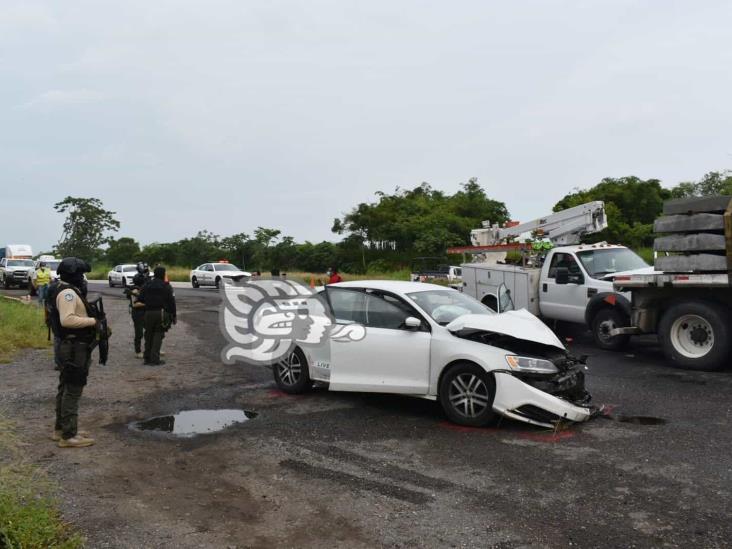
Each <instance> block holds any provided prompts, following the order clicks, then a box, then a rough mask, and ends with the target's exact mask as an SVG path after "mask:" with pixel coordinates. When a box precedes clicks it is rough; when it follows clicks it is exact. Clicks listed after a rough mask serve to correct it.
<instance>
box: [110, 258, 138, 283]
mask: <svg viewBox="0 0 732 549" xmlns="http://www.w3.org/2000/svg"><path fill="white" fill-rule="evenodd" d="M136 273H137V263H127V264H124V265H116V266H115V267H114V268H113V269H112V270H111V271H109V273H108V274H107V282H108V283H109V287H110V288H112V287H113V286H122V287H123V288H127V287H128V286H132V279H133V278H135V274H136Z"/></svg>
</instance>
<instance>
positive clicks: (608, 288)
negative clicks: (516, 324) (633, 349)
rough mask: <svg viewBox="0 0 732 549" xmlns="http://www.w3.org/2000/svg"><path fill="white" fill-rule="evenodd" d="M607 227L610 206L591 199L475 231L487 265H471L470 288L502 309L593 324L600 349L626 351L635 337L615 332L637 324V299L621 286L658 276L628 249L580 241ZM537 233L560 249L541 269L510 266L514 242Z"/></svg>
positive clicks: (466, 268) (466, 271)
mask: <svg viewBox="0 0 732 549" xmlns="http://www.w3.org/2000/svg"><path fill="white" fill-rule="evenodd" d="M605 227H607V219H606V217H605V206H604V203H603V202H601V201H595V202H589V203H587V204H582V205H580V206H576V207H574V208H569V209H567V210H563V211H561V212H557V213H555V214H552V215H549V216H546V217H543V218H540V219H536V220H533V221H530V222H528V223H523V224H520V225H515V226H513V227H504V228H499V227H496V226H491V225H490V223H489V222H484V223H483V228H482V229H476V230H474V231H472V232H471V242H472V244H473V246H474V247H475V250H477V251H481V250H486V252H485V253H482V254H481V255H482V261H481V262H473V263H466V264H464V265H463V266H462V267H463V272H462V274H463V291H464V292H465V293H467V294H469V295H471V296H473V297H475V298H476V299H478V300H479V301H481V302H483V303H484V304H486V305H488V306H489V307H491V308H492V309H494V310H496V311H503V310H505V309H506V308H514V307H515V308H516V309H521V308H525V309H527V310H528V311H529V312H531V313H533V314H535V315H537V316H540V317H541V318H543V319H544V320H560V321H566V322H574V323H578V324H586V325H587V326H588V327H589V328H590V329H591V330H592V333H593V336H594V338H595V341H596V343H597V345H599V346H600V347H601V348H603V349H609V350H615V349H619V348H621V347H622V346H623V345H624V344H625V343H626V342H627V340H628V338H629V335H627V334H624V333H615V332H613V330H614V329H616V328H620V327H626V326H629V324H630V316H631V303H630V296H629V294H627V293H624V292H617V291H616V290H615V289H614V288H613V278H614V277H616V276H619V275H628V274H635V273H647V272H652V271H653V268H652V267H650V266H648V264H646V262H645V261H643V259H641V258H640V257H639V256H638V255H636V254H635V252H633V251H632V250H630V249H628V248H626V247H625V246H616V245H611V244H605V243H599V244H579V242H580V239H581V237H582V236H583V235H585V234H592V233H596V232H599V231H601V230H603V229H604V228H605ZM529 232H531V233H534V234H539V235H541V236H543V237H544V238H546V239H549V240H550V241H551V242H552V244H554V245H558V247H555V248H553V249H551V250H549V252H548V253H547V254H546V257H545V258H544V261H543V263H542V264H541V265H535V266H519V265H509V264H503V263H501V262H500V261H502V260H503V259H504V258H505V256H506V252H502V251H500V250H501V247H502V246H503V245H504V244H505V242H506V241H508V240H512V239H515V238H518V237H519V236H521V235H523V234H526V233H529Z"/></svg>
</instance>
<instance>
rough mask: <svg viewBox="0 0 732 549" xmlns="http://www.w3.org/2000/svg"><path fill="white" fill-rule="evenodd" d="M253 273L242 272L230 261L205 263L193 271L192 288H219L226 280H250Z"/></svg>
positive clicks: (191, 275)
mask: <svg viewBox="0 0 732 549" xmlns="http://www.w3.org/2000/svg"><path fill="white" fill-rule="evenodd" d="M250 276H252V273H248V272H247V271H242V270H241V269H240V268H239V267H237V266H236V265H232V264H231V263H229V262H228V261H217V262H215V263H204V264H203V265H199V266H198V267H196V268H195V269H193V270H191V274H190V280H191V286H193V287H194V288H199V287H201V286H214V287H216V288H218V287H219V286H220V285H221V281H222V280H223V279H224V278H227V279H230V280H239V279H241V278H249V277H250Z"/></svg>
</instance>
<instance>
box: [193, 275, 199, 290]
mask: <svg viewBox="0 0 732 549" xmlns="http://www.w3.org/2000/svg"><path fill="white" fill-rule="evenodd" d="M191 286H193V287H194V288H200V287H201V285H200V284H199V283H198V279H197V278H196V277H195V276H194V277H193V278H191Z"/></svg>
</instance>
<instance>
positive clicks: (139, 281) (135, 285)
mask: <svg viewBox="0 0 732 549" xmlns="http://www.w3.org/2000/svg"><path fill="white" fill-rule="evenodd" d="M149 280H150V269H149V267H148V266H147V264H146V263H138V264H137V273H136V274H135V276H134V278H133V279H132V288H126V289H125V295H126V296H127V297H128V298H129V300H130V316H131V317H132V325H133V326H134V327H135V357H136V358H142V338H143V334H144V331H145V304H144V303H142V302H141V301H140V299H139V297H140V292H141V291H142V288H143V286H144V285H145V283H146V282H148V281H149Z"/></svg>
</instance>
